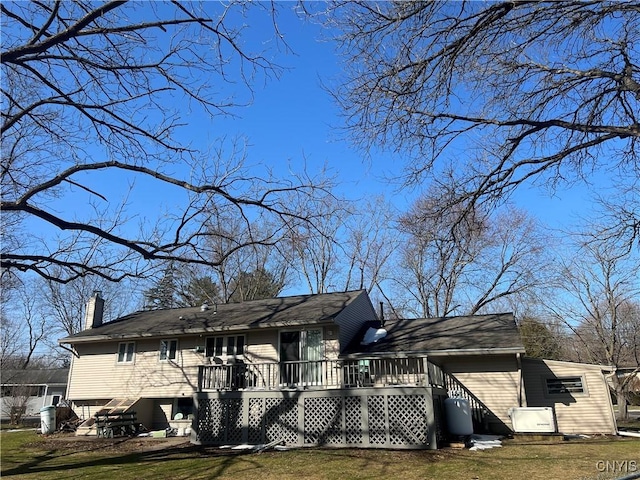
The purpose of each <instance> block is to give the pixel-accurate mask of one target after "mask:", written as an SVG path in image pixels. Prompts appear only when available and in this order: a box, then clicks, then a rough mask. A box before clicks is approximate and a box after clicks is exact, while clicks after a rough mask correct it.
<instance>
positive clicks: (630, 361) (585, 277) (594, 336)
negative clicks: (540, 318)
mask: <svg viewBox="0 0 640 480" xmlns="http://www.w3.org/2000/svg"><path fill="white" fill-rule="evenodd" d="M594 235H597V231H594V230H592V229H589V233H588V234H587V235H585V236H583V237H582V240H581V244H580V249H579V250H577V252H576V254H575V255H574V256H572V257H571V258H569V259H566V260H564V262H562V263H561V264H560V265H561V268H560V271H559V272H558V287H559V289H560V291H561V292H562V295H559V296H558V298H557V299H556V300H555V301H554V302H553V303H552V304H548V305H549V306H550V307H551V309H552V311H553V313H554V314H555V316H556V318H557V319H558V320H560V321H562V322H564V324H565V325H566V327H567V328H568V329H569V330H570V331H571V332H572V333H573V335H574V337H575V343H576V345H577V346H578V348H577V349H576V353H577V354H578V355H580V356H581V358H579V359H580V360H582V361H587V362H590V363H598V364H604V365H609V366H612V367H614V368H620V367H625V366H628V365H638V363H637V360H638V358H639V357H640V337H639V336H638V333H637V332H638V331H640V314H639V312H640V305H638V302H637V299H638V298H639V296H640V277H639V273H638V272H640V259H638V256H637V255H636V254H635V252H633V251H632V252H627V253H624V252H625V249H621V248H620V244H619V243H611V242H600V241H597V240H595V239H594V238H593V236H594ZM621 251H622V252H623V253H621ZM548 300H549V299H548ZM634 373H637V369H636V372H634ZM633 378H634V375H633V374H632V375H630V376H628V377H622V376H617V375H616V376H614V377H613V381H614V389H615V393H616V397H617V399H618V406H619V410H618V414H619V416H620V417H621V418H627V408H626V395H627V393H628V391H627V390H628V386H629V382H630V381H631V380H632V379H633Z"/></svg>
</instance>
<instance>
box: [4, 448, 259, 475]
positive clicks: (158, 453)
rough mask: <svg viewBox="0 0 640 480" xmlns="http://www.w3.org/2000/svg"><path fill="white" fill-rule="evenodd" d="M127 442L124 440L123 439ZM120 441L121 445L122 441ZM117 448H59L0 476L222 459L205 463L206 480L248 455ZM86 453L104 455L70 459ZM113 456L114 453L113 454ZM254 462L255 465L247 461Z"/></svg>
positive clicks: (242, 453) (165, 449) (170, 469)
mask: <svg viewBox="0 0 640 480" xmlns="http://www.w3.org/2000/svg"><path fill="white" fill-rule="evenodd" d="M124 441H126V440H124ZM124 441H123V442H124ZM114 446H117V444H110V445H107V446H104V445H102V446H95V447H92V448H88V449H83V450H81V451H77V450H73V451H68V450H66V449H65V450H62V449H58V448H55V449H50V450H48V451H46V452H45V453H41V454H39V455H36V456H34V457H33V458H32V459H30V461H28V462H25V463H22V464H20V465H17V466H14V467H12V468H8V469H6V470H2V471H1V472H0V476H2V477H3V478H5V477H10V476H13V475H29V474H46V473H55V472H63V471H64V472H69V471H70V470H77V469H83V468H91V467H105V466H118V465H121V466H123V465H127V464H146V463H153V464H156V465H161V464H162V463H163V462H172V461H176V462H177V461H180V460H188V459H190V458H191V459H195V458H204V457H208V458H211V457H217V458H220V459H221V460H220V461H219V462H216V463H215V464H214V465H212V464H206V465H205V466H203V469H204V470H206V472H207V477H208V478H217V477H218V476H220V475H222V474H223V473H224V472H225V471H226V470H227V469H228V468H229V467H230V466H231V465H233V464H234V463H237V462H238V459H239V457H243V456H244V457H247V456H248V455H247V452H244V451H241V452H237V451H229V450H224V451H222V450H216V451H211V450H210V449H206V448H203V447H200V446H197V445H191V446H187V447H184V446H176V447H168V448H163V449H161V450H151V451H143V452H139V451H138V452H129V453H124V454H123V453H122V452H117V451H116V452H110V451H109V449H110V448H113V447H114ZM79 453H80V454H85V453H94V454H96V453H98V454H99V453H103V454H104V456H101V457H98V458H91V459H84V458H73V456H74V455H78V454H79ZM114 453H115V454H114ZM65 457H70V458H69V459H68V460H69V461H68V462H65V461H64V460H62V461H61V459H64V458H65ZM247 460H248V458H243V459H242V461H243V462H247ZM48 462H55V464H51V465H48V464H47V463H48ZM249 463H255V462H249ZM255 466H256V467H258V464H257V463H255ZM166 470H167V471H170V472H173V473H178V472H177V469H175V468H173V467H172V466H171V465H167V468H166ZM189 471H190V472H191V474H192V475H193V473H194V471H193V465H191V466H190V467H189Z"/></svg>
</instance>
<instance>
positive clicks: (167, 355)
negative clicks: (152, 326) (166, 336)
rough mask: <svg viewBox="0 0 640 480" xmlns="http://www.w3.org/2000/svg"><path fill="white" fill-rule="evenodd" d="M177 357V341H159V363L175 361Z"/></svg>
mask: <svg viewBox="0 0 640 480" xmlns="http://www.w3.org/2000/svg"><path fill="white" fill-rule="evenodd" d="M177 356H178V340H175V339H171V340H160V361H161V362H167V361H169V360H175V359H176V357H177Z"/></svg>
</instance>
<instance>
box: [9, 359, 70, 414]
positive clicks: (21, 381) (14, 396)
mask: <svg viewBox="0 0 640 480" xmlns="http://www.w3.org/2000/svg"><path fill="white" fill-rule="evenodd" d="M68 376H69V369H68V368H50V369H20V370H10V369H7V370H3V371H2V398H1V402H2V404H1V407H0V411H1V412H2V416H3V417H10V418H12V419H16V418H19V417H34V416H39V415H40V409H41V408H42V407H44V406H48V405H58V403H60V401H61V400H63V399H64V398H65V391H66V389H67V378H68Z"/></svg>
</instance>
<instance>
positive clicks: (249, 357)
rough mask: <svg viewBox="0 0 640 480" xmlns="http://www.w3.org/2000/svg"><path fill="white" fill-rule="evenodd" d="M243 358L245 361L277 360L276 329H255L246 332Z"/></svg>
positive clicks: (263, 361)
mask: <svg viewBox="0 0 640 480" xmlns="http://www.w3.org/2000/svg"><path fill="white" fill-rule="evenodd" d="M246 343H247V345H246V351H245V360H246V361H247V363H265V362H277V361H278V330H271V329H269V330H257V331H252V332H249V333H248V334H247V338H246Z"/></svg>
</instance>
